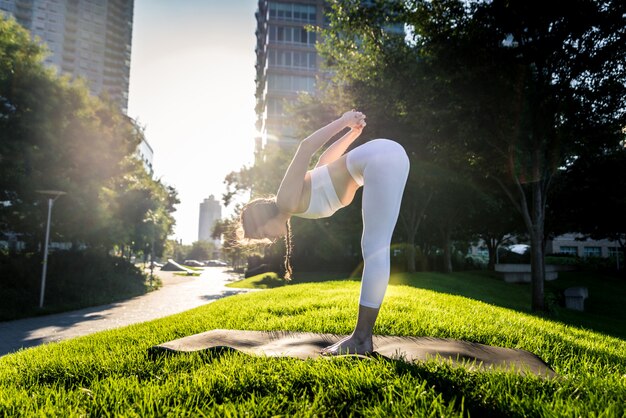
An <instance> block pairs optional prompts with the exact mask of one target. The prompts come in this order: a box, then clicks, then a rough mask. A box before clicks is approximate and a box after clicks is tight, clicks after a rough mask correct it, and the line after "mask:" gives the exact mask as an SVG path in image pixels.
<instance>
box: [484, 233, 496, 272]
mask: <svg viewBox="0 0 626 418" xmlns="http://www.w3.org/2000/svg"><path fill="white" fill-rule="evenodd" d="M484 241H485V244H486V245H487V251H488V252H489V261H488V262H487V269H488V270H490V271H493V270H495V268H496V251H497V249H498V244H497V242H495V241H496V240H494V239H493V238H487V239H485V240H484Z"/></svg>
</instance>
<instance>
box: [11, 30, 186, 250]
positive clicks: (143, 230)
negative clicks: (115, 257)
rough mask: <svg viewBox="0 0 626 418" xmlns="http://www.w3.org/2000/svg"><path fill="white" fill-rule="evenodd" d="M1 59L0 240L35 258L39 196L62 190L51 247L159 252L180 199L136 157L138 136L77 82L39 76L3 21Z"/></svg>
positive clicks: (19, 33) (38, 64)
mask: <svg viewBox="0 0 626 418" xmlns="http://www.w3.org/2000/svg"><path fill="white" fill-rule="evenodd" d="M0 57H1V58H2V59H1V61H2V64H1V65H0V201H2V202H3V205H0V233H3V232H11V233H17V234H19V236H20V239H21V240H23V241H25V242H26V243H27V244H28V247H29V248H30V249H31V250H34V249H35V248H36V247H37V244H38V242H39V241H40V237H41V236H42V229H43V228H42V225H43V224H45V220H46V210H47V205H46V204H45V198H43V197H42V196H41V195H38V194H37V193H36V191H37V190H62V191H64V192H66V193H67V194H66V195H64V196H63V197H62V198H60V199H58V201H57V202H56V203H55V207H54V215H53V226H52V236H51V240H52V241H61V242H71V243H73V244H75V245H76V246H77V247H78V246H80V245H87V246H89V247H90V248H98V247H100V248H104V249H113V248H114V247H118V248H124V249H125V250H126V252H128V249H130V250H131V251H143V252H146V251H151V247H152V246H154V247H155V249H156V250H157V251H159V250H160V249H161V248H162V246H163V243H164V241H165V239H166V236H167V235H168V234H170V233H171V232H172V229H173V224H174V220H173V218H172V216H171V213H172V212H173V211H174V210H175V209H174V205H175V204H176V203H178V199H177V196H176V191H175V190H174V189H173V188H171V187H168V186H166V185H164V184H162V183H161V181H160V180H153V179H151V178H150V177H149V175H148V174H147V173H146V172H145V170H144V169H143V167H142V165H141V163H140V162H139V161H138V160H137V159H136V158H135V156H134V153H135V151H136V149H137V146H138V144H139V143H140V141H141V140H142V138H143V132H142V129H141V128H140V127H138V126H137V125H136V124H135V122H134V121H132V120H131V119H130V118H128V117H127V116H126V115H124V114H122V112H121V111H120V110H119V109H117V108H116V107H115V105H113V104H112V103H109V102H106V101H104V100H101V99H98V98H95V97H92V96H90V94H89V92H88V89H87V88H86V86H85V85H84V84H83V82H81V81H77V82H70V80H69V78H67V77H57V76H56V75H55V74H54V71H52V70H48V69H46V68H44V66H43V63H42V51H41V48H40V47H38V46H37V44H36V43H35V42H34V41H31V40H30V35H29V34H28V33H27V32H26V31H25V30H24V29H22V28H21V27H20V26H19V25H18V24H17V23H15V21H14V20H12V19H4V18H1V19H0Z"/></svg>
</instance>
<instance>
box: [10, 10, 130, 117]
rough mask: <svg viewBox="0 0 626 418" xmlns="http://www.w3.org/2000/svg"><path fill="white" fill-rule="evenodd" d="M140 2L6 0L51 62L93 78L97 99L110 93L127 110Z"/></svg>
mask: <svg viewBox="0 0 626 418" xmlns="http://www.w3.org/2000/svg"><path fill="white" fill-rule="evenodd" d="M133 7H134V0H0V11H4V12H5V13H6V14H9V15H12V16H14V17H15V19H16V20H17V22H18V23H20V24H21V25H22V26H24V27H25V28H26V29H28V30H29V31H30V32H31V34H32V35H33V36H34V37H38V38H39V39H40V40H41V41H42V42H43V43H45V44H46V46H47V48H48V50H49V51H50V55H49V56H48V57H47V58H46V60H45V62H46V64H49V65H53V66H54V67H56V68H57V69H58V70H59V71H60V72H62V73H64V74H69V75H71V76H72V77H82V78H84V79H85V80H87V82H88V85H89V88H90V91H91V93H92V94H94V95H98V96H99V95H106V96H108V97H109V98H110V99H111V100H112V101H113V102H115V103H117V104H118V105H119V107H120V109H122V111H123V112H126V111H127V106H128V84H129V74H130V52H131V37H132V29H133Z"/></svg>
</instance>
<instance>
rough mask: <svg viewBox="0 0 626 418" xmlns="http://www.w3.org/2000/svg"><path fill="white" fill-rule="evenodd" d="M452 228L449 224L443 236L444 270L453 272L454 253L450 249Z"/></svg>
mask: <svg viewBox="0 0 626 418" xmlns="http://www.w3.org/2000/svg"><path fill="white" fill-rule="evenodd" d="M450 229H451V228H449V227H448V226H446V227H445V228H444V230H443V231H442V232H443V233H442V238H443V272H444V273H446V274H447V273H452V253H451V251H450V247H451V245H450Z"/></svg>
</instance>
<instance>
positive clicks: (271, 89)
mask: <svg viewBox="0 0 626 418" xmlns="http://www.w3.org/2000/svg"><path fill="white" fill-rule="evenodd" d="M397 1H400V0H397ZM360 3H361V5H362V6H363V7H369V6H371V5H372V4H373V0H361V2H360ZM329 9H330V7H329V5H328V2H327V1H326V0H259V2H258V9H257V12H256V20H257V30H256V38H257V43H256V58H257V59H256V94H255V95H256V109H255V110H256V115H257V121H256V128H257V131H258V132H259V136H258V137H257V138H256V139H255V140H256V152H257V153H258V152H259V151H260V150H261V149H262V148H263V147H265V146H266V145H267V144H277V145H280V146H283V147H289V146H290V145H294V144H296V143H297V142H296V141H297V140H298V139H299V138H295V137H294V132H293V127H292V126H290V125H289V123H288V120H287V118H286V116H285V112H284V109H283V105H284V103H285V101H289V100H294V99H295V98H296V97H297V96H298V93H299V92H307V93H313V92H315V89H316V77H319V76H323V74H322V72H321V71H320V68H319V62H320V60H319V59H318V56H317V51H316V49H315V43H316V42H317V41H319V39H317V36H318V35H317V33H315V32H313V31H307V29H306V27H307V26H312V27H325V26H327V25H326V23H327V18H326V16H325V12H326V11H327V10H329ZM384 29H385V30H386V31H388V32H390V33H396V34H399V35H404V33H405V32H404V25H403V24H401V23H400V24H394V23H391V24H388V25H386V26H385V27H384Z"/></svg>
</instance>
